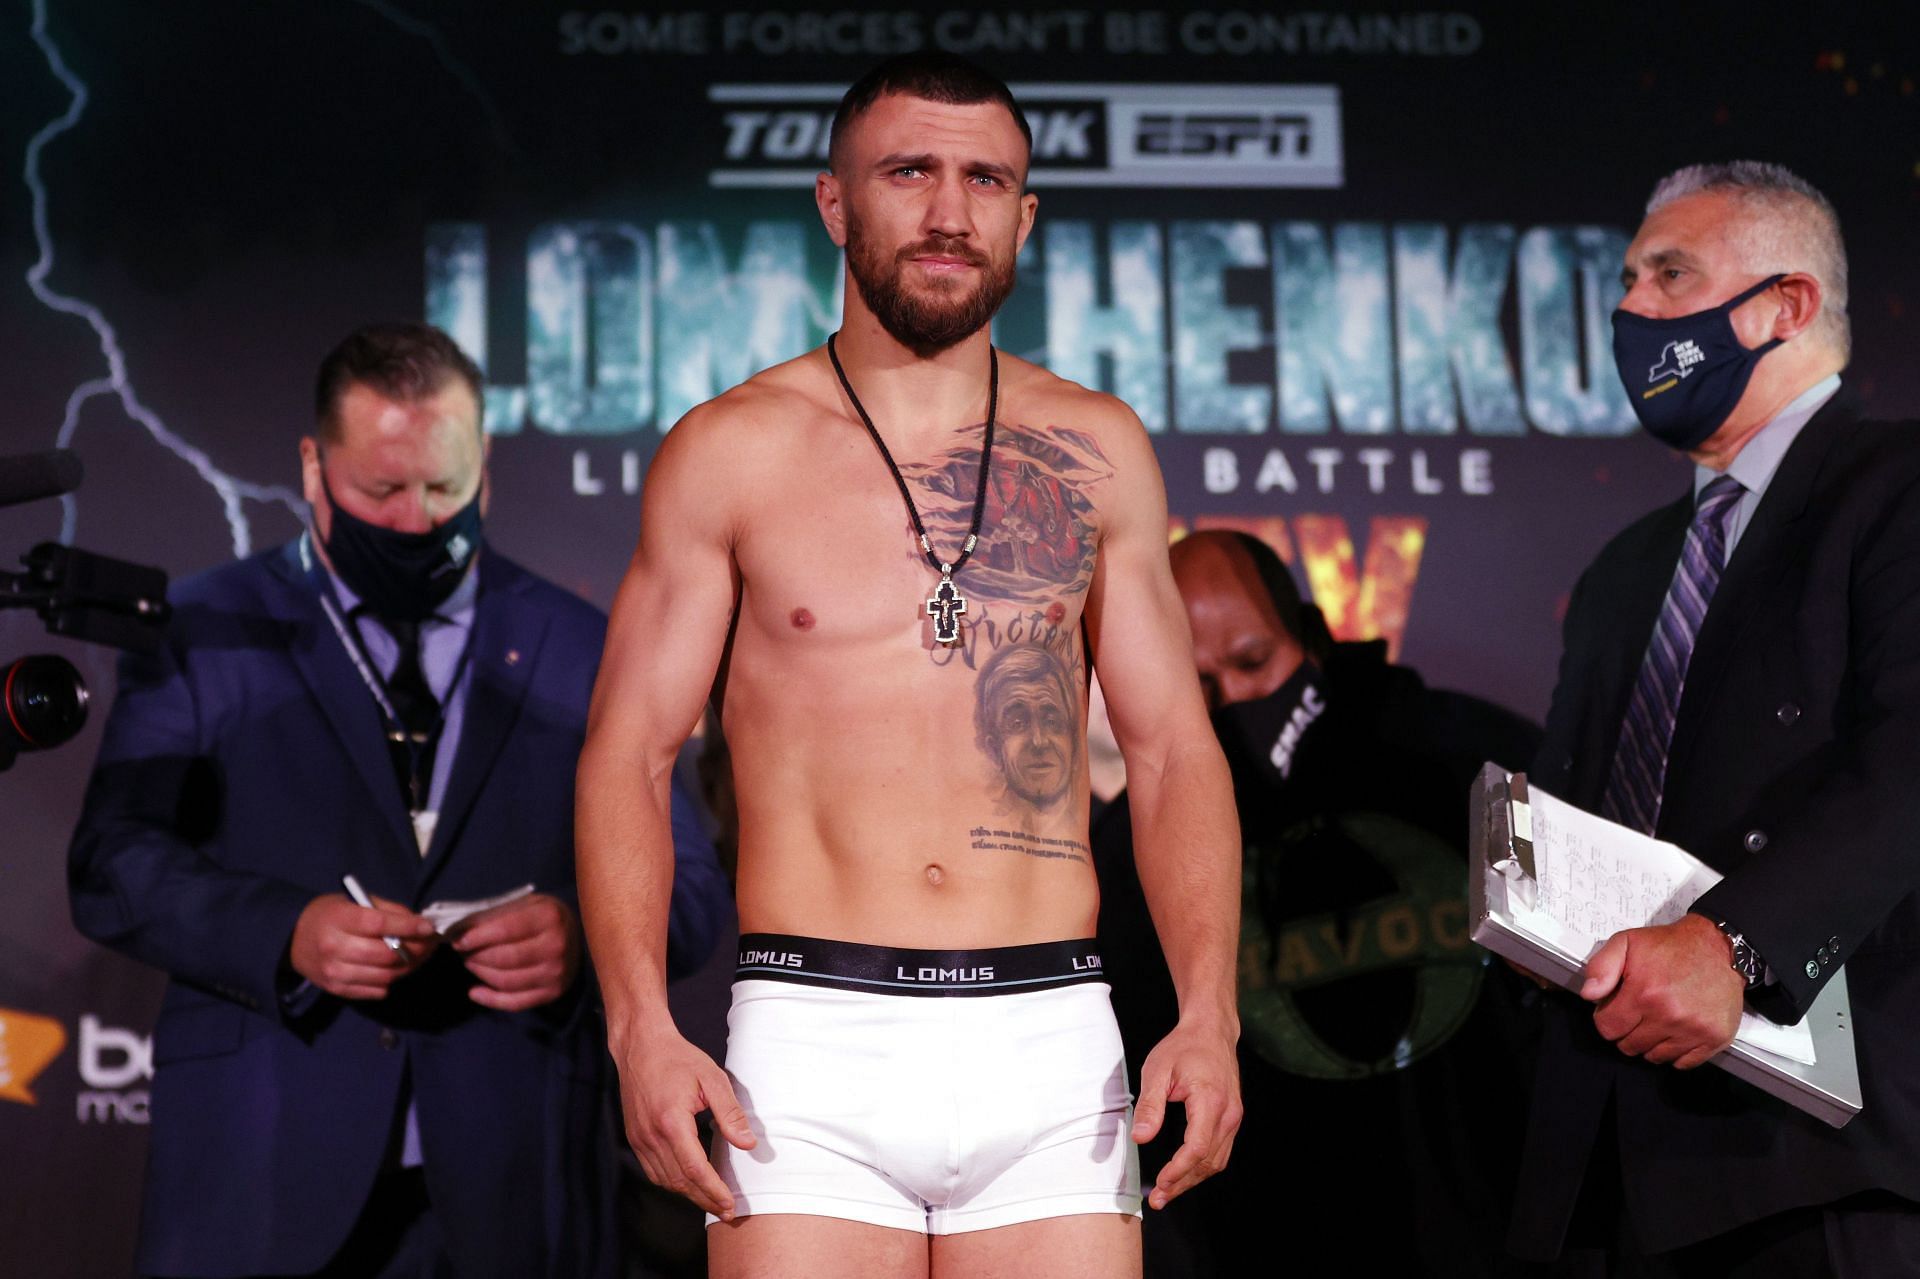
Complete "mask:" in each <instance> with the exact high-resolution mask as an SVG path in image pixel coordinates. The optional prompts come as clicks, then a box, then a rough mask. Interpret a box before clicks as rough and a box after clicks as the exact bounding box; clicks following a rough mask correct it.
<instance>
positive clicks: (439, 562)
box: [320, 471, 484, 622]
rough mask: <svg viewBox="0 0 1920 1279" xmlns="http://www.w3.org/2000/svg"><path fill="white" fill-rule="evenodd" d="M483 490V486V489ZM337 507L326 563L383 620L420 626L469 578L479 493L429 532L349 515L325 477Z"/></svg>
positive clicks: (477, 545)
mask: <svg viewBox="0 0 1920 1279" xmlns="http://www.w3.org/2000/svg"><path fill="white" fill-rule="evenodd" d="M483 487H484V486H483ZM320 491H321V492H323V493H325V494H326V495H327V504H328V505H329V506H330V507H332V508H333V526H332V531H331V532H330V533H328V534H327V540H326V547H327V559H328V560H329V561H330V562H331V563H332V564H333V571H334V572H336V573H338V574H339V575H340V580H341V581H343V582H345V583H346V584H347V586H348V587H349V588H351V589H352V591H353V593H354V594H355V595H358V596H359V597H360V600H361V602H362V603H364V604H365V605H366V606H367V607H368V608H370V609H372V610H373V611H374V612H375V613H376V614H378V615H379V616H381V617H387V618H392V619H394V620H395V621H408V622H418V621H423V620H425V619H426V618H428V617H431V616H432V615H433V611H434V610H435V609H436V608H439V607H440V605H442V604H444V603H445V602H446V600H447V597H448V596H450V595H452V594H453V592H454V590H455V588H456V587H458V586H459V585H460V579H461V578H462V577H464V576H466V572H467V568H468V566H469V565H471V564H472V563H473V557H474V555H475V553H477V552H478V551H479V549H480V536H481V535H480V490H478V489H476V490H475V491H474V494H473V500H472V501H471V502H468V503H467V504H466V505H465V506H463V507H461V508H460V509H459V510H458V511H456V512H454V514H453V515H452V517H451V518H449V519H448V520H447V521H446V522H445V523H443V524H440V525H438V526H437V527H435V528H432V529H429V530H428V531H427V532H425V533H401V532H397V531H395V530H394V529H390V528H381V527H380V526H379V525H378V524H369V523H368V522H367V521H365V520H363V519H359V518H357V517H355V516H353V515H349V514H348V513H347V512H346V511H345V510H344V509H343V508H342V507H341V505H340V503H339V502H338V501H337V500H336V499H335V498H334V496H333V490H332V489H331V488H329V487H328V486H327V476H326V472H325V471H322V472H321V474H320Z"/></svg>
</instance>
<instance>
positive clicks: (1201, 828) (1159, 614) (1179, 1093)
mask: <svg viewBox="0 0 1920 1279" xmlns="http://www.w3.org/2000/svg"><path fill="white" fill-rule="evenodd" d="M1103 398H1104V397H1103ZM1107 403H1108V404H1110V405H1113V409H1112V411H1113V412H1115V413H1116V414H1117V415H1120V416H1122V417H1124V419H1125V420H1124V421H1122V422H1121V423H1119V424H1118V426H1117V427H1116V429H1113V430H1111V431H1109V432H1107V433H1106V438H1107V439H1108V440H1109V441H1110V442H1111V445H1110V448H1109V456H1110V457H1111V458H1112V460H1113V463H1114V472H1115V479H1114V485H1115V490H1114V498H1113V501H1112V503H1111V506H1110V508H1109V510H1108V513H1107V522H1106V527H1105V530H1104V534H1103V537H1102V539H1101V544H1100V555H1099V560H1098V565H1097V567H1096V569H1095V571H1094V578H1093V585H1092V587H1091V589H1090V591H1089V593H1088V597H1087V610H1086V624H1087V640H1088V646H1089V648H1090V649H1091V651H1092V654H1093V661H1094V668H1095V669H1096V670H1097V671H1098V672H1099V674H1100V686H1101V688H1102V689H1104V690H1105V693H1106V698H1107V714H1108V717H1109V718H1110V719H1111V721H1112V723H1113V731H1114V737H1115V738H1116V740H1118V742H1119V743H1120V751H1121V754H1122V755H1124V756H1125V758H1126V763H1127V789H1128V793H1129V795H1130V796H1131V807H1132V810H1133V830H1134V850H1135V851H1134V858H1135V862H1136V864H1137V865H1138V867H1139V872H1140V884H1141V887H1142V888H1143V889H1144V890H1145V893H1146V898H1147V905H1148V908H1149V909H1150V910H1151V912H1152V914H1153V921H1154V928H1155V930H1156V931H1157V932H1158V933H1159V936H1160V945H1161V949H1162V950H1163V951H1165V953H1166V957H1167V967H1168V969H1169V971H1170V972H1171V973H1172V976H1173V981H1174V986H1175V989H1176V991H1177V993H1178V995H1179V1001H1180V1021H1179V1024H1178V1025H1177V1026H1176V1027H1175V1028H1174V1030H1173V1032H1172V1033H1171V1034H1170V1035H1168V1036H1167V1038H1166V1039H1164V1040H1162V1041H1161V1043H1160V1044H1159V1045H1158V1046H1156V1047H1155V1048H1154V1050H1153V1052H1152V1053H1151V1054H1149V1056H1148V1057H1147V1060H1146V1062H1145V1064H1144V1065H1143V1067H1142V1069H1141V1076H1140V1101H1139V1105H1138V1108H1137V1111H1136V1121H1135V1125H1134V1137H1135V1140H1137V1141H1145V1140H1148V1139H1150V1138H1151V1137H1152V1136H1153V1135H1154V1133H1156V1132H1158V1131H1159V1128H1160V1124H1161V1120H1162V1118H1163V1117H1164V1114H1165V1108H1166V1103H1167V1102H1168V1101H1178V1102H1182V1103H1183V1104H1184V1105H1185V1107H1186V1118H1187V1129H1186V1138H1185V1141H1184V1142H1183V1143H1182V1145H1181V1147H1180V1150H1179V1151H1178V1152H1177V1153H1176V1154H1175V1156H1174V1157H1173V1159H1171V1160H1170V1161H1169V1162H1168V1163H1167V1166H1166V1167H1165V1168H1164V1169H1163V1170H1162V1171H1161V1174H1160V1177H1159V1180H1158V1182H1157V1183H1156V1184H1155V1186H1154V1188H1153V1190H1152V1192H1151V1194H1150V1195H1149V1202H1150V1203H1151V1204H1152V1205H1153V1206H1154V1207H1156V1208H1162V1207H1165V1206H1166V1204H1167V1202H1168V1200H1170V1199H1172V1198H1173V1197H1174V1196H1175V1195H1178V1194H1180V1193H1181V1192H1182V1191H1185V1190H1186V1189H1188V1188H1189V1187H1191V1186H1192V1185H1194V1184H1196V1183H1197V1182H1199V1181H1201V1180H1202V1179H1204V1178H1205V1177H1207V1176H1209V1175H1211V1174H1212V1173H1215V1172H1218V1171H1219V1170H1220V1169H1221V1168H1222V1167H1224V1166H1225V1164H1226V1160H1227V1156H1228V1153H1229V1152H1230V1150H1231V1148H1232V1145H1233V1135H1234V1133H1235V1131H1236V1130H1237V1129H1238V1128H1239V1126H1240V1116H1241V1110H1240V1084H1239V1066H1238V1058H1237V1056H1236V1054H1235V1042H1236V1041H1237V1040H1238V1038H1239V1032H1240V1020H1239V1014H1238V1012H1237V1003H1236V999H1235V989H1234V975H1235V960H1236V950H1237V946H1238V936H1239V927H1240V830H1239V821H1238V817H1237V815H1236V813H1235V811H1234V802H1233V784H1232V781H1231V780H1230V778H1229V775H1228V773H1227V765H1226V760H1225V759H1224V758H1223V757H1222V755H1221V753H1220V747H1219V744H1218V742H1217V740H1216V739H1215V737H1214V734H1213V729H1212V727H1211V725H1210V724H1209V723H1208V721H1207V714H1206V708H1205V706H1204V704H1203V703H1202V701H1201V696H1200V684H1199V680H1198V679H1197V678H1196V676H1195V674H1194V667H1193V641H1192V637H1191V636H1190V635H1189V634H1188V630H1187V618H1186V610H1185V609H1184V607H1183V606H1182V605H1181V602H1180V594H1179V592H1178V591H1177V590H1176V589H1175V587H1174V582H1173V573H1172V570H1171V569H1170V568H1169V566H1168V562H1167V504H1166V493H1165V490H1164V487H1163V486H1162V483H1161V479H1160V468H1159V465H1158V463H1157V462H1156V461H1155V459H1154V453H1153V448H1152V445H1151V443H1150V442H1149V441H1148V438H1147V435H1146V432H1145V431H1144V430H1143V429H1142V428H1141V426H1140V424H1139V421H1138V419H1136V418H1134V417H1133V415H1132V413H1131V412H1130V411H1128V410H1126V409H1125V408H1124V406H1120V405H1118V402H1117V401H1107Z"/></svg>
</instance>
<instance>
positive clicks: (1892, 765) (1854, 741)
mask: <svg viewBox="0 0 1920 1279" xmlns="http://www.w3.org/2000/svg"><path fill="white" fill-rule="evenodd" d="M1887 511H1888V514H1887V515H1886V516H1885V517H1884V518H1882V519H1881V520H1879V521H1877V522H1876V524H1875V525H1874V526H1872V527H1870V528H1869V529H1868V530H1867V531H1866V533H1865V534H1864V535H1863V537H1862V539H1861V544H1860V548H1859V551H1858V553H1857V555H1856V558H1855V565H1854V572H1853V581H1852V589H1851V591H1850V597H1851V599H1850V608H1851V611H1850V617H1849V619H1848V621H1849V625H1848V635H1849V648H1848V684H1849V687H1850V693H1849V695H1848V697H1847V702H1848V707H1847V709H1846V711H1844V712H1843V715H1842V718H1841V720H1840V728H1839V731H1838V733H1837V740H1836V741H1835V743H1834V749H1835V754H1836V758H1835V764H1834V767H1833V768H1832V770H1831V771H1830V772H1829V773H1828V775H1827V778H1826V780H1825V781H1824V783H1823V784H1821V785H1820V786H1818V787H1817V788H1816V789H1815V790H1813V791H1812V792H1811V793H1809V794H1808V795H1807V796H1806V798H1805V800H1804V802H1803V803H1801V804H1799V805H1798V806H1797V807H1796V808H1795V809H1794V810H1793V811H1792V813H1791V815H1790V816H1789V817H1787V818H1786V819H1785V820H1783V821H1778V822H1776V823H1775V825H1774V827H1773V829H1772V830H1771V831H1770V832H1769V835H1768V843H1767V846H1766V848H1765V849H1764V850H1763V851H1762V852H1760V853H1758V854H1756V855H1754V856H1753V857H1752V859H1751V860H1750V861H1748V862H1747V863H1745V864H1744V865H1742V866H1741V867H1740V868H1739V869H1737V870H1736V871H1734V872H1733V873H1732V874H1730V875H1728V876H1727V878H1726V879H1725V880H1723V881H1721V883H1720V884H1718V885H1717V886H1715V887H1714V888H1713V889H1712V890H1710V891H1709V892H1708V893H1706V894H1705V895H1704V896H1703V897H1701V899H1700V900H1699V901H1698V902H1697V903H1695V906H1694V909H1695V911H1696V912H1697V913H1699V914H1703V915H1706V916H1708V917H1709V918H1712V919H1716V920H1719V919H1724V920H1727V921H1728V922H1729V924H1730V925H1732V926H1733V927H1736V928H1738V929H1739V930H1740V931H1741V932H1742V933H1744V934H1745V935H1746V937H1747V940H1748V941H1750V942H1751V943H1753V945H1754V947H1755V948H1756V949H1757V950H1759V952H1760V954H1761V955H1762V956H1763V957H1764V958H1765V959H1766V961H1767V963H1768V965H1769V966H1770V967H1771V968H1772V970H1773V973H1774V977H1775V980H1776V985H1775V986H1774V987H1772V988H1770V989H1769V990H1768V991H1766V992H1763V993H1761V994H1758V995H1757V996H1756V997H1755V999H1754V1002H1755V1005H1756V1006H1757V1007H1758V1008H1759V1009H1760V1010H1761V1011H1763V1012H1765V1013H1767V1014H1768V1015H1769V1016H1774V1017H1776V1018H1779V1019H1782V1020H1797V1019H1798V1018H1799V1017H1801V1016H1803V1015H1804V1014H1805V1013H1806V1011H1807V1009H1808V1007H1809V1006H1810V1005H1811V1004H1812V1003H1813V1000H1814V998H1815V997H1816V996H1817V995H1818V994H1819V993H1820V990H1821V988H1822V987H1824V986H1825V985H1826V983H1827V981H1828V980H1829V979H1830V978H1831V977H1832V975H1833V973H1834V970H1835V969H1837V968H1838V967H1839V966H1840V965H1841V963H1842V962H1844V960H1845V957H1846V956H1847V955H1849V954H1851V953H1852V952H1853V950H1854V949H1855V948H1856V947H1857V946H1859V944H1860V943H1861V942H1862V941H1863V940H1864V939H1865V938H1866V937H1867V935H1868V934H1869V933H1871V932H1872V931H1873V930H1874V929H1875V928H1876V927H1877V926H1878V925H1879V924H1880V922H1881V921H1882V920H1883V919H1885V918H1886V916H1887V915H1888V913H1889V912H1890V911H1891V910H1892V909H1893V907H1894V905H1895V904H1896V903H1897V902H1899V901H1900V899H1902V898H1903V897H1906V896H1908V895H1909V894H1911V893H1913V892H1914V891H1915V890H1916V889H1920V833H1917V832H1920V783H1916V778H1920V732H1917V731H1916V727H1915V726H1916V725H1920V482H1917V483H1909V484H1908V485H1907V486H1906V487H1905V489H1904V490H1903V491H1902V492H1901V493H1900V494H1899V495H1898V498H1897V499H1896V500H1895V501H1894V502H1893V503H1891V504H1890V505H1889V506H1888V508H1887ZM1823 954H1824V957H1823Z"/></svg>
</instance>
